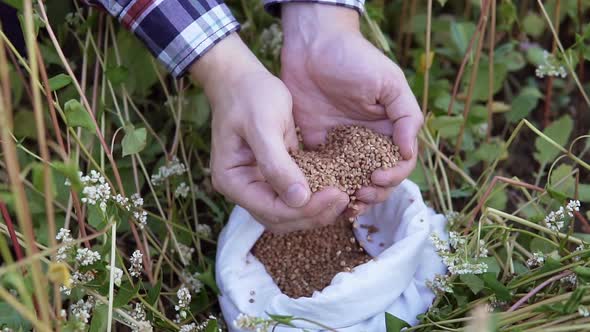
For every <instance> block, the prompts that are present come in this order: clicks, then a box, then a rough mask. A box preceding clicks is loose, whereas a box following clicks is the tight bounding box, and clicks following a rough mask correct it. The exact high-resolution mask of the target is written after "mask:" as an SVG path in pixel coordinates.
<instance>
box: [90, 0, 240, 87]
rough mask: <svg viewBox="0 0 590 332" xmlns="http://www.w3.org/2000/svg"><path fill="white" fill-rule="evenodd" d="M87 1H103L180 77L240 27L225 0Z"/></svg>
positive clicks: (98, 2)
mask: <svg viewBox="0 0 590 332" xmlns="http://www.w3.org/2000/svg"><path fill="white" fill-rule="evenodd" d="M87 2H88V3H90V4H94V5H101V6H102V7H104V8H105V10H107V11H108V12H109V13H110V14H111V15H112V16H114V17H116V18H117V19H118V20H119V21H120V22H121V23H122V24H123V26H124V27H125V28H127V29H129V30H130V31H131V32H133V33H134V34H135V35H136V36H137V37H138V38H139V39H140V40H141V41H143V42H144V44H145V45H146V46H147V48H148V49H149V50H150V51H151V52H152V54H153V55H154V57H156V58H157V59H158V60H159V61H160V62H161V63H162V64H163V65H164V66H165V67H166V68H167V69H168V70H169V71H170V72H171V73H172V75H174V76H176V77H178V76H181V75H182V74H183V73H184V72H185V71H186V70H187V69H188V68H189V67H190V66H191V65H192V64H193V63H194V62H195V61H197V60H198V59H200V58H201V57H202V56H203V55H204V54H206V53H207V52H208V51H209V50H210V49H212V48H213V46H215V45H216V44H217V43H219V42H220V41H221V40H223V39H224V38H226V37H227V36H229V35H230V34H231V33H233V32H235V31H237V30H238V29H239V24H238V22H237V21H236V19H235V18H234V17H233V15H232V14H231V12H230V10H229V8H228V7H227V6H226V5H225V4H224V3H223V1H222V0H162V1H160V2H151V1H150V2H147V1H139V0H87ZM146 3H148V4H147V5H146Z"/></svg>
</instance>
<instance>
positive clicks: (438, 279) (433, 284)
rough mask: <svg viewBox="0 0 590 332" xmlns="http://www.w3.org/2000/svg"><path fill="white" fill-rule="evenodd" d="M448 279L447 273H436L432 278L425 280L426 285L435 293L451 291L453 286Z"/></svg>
mask: <svg viewBox="0 0 590 332" xmlns="http://www.w3.org/2000/svg"><path fill="white" fill-rule="evenodd" d="M449 279H450V277H449V276H448V275H442V274H436V275H435V276H434V279H432V280H426V286H427V287H428V288H430V289H432V291H433V292H435V293H439V294H442V293H452V292H453V287H452V286H451V283H450V281H449Z"/></svg>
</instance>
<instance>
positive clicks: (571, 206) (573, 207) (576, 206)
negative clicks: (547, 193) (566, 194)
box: [565, 199, 580, 217]
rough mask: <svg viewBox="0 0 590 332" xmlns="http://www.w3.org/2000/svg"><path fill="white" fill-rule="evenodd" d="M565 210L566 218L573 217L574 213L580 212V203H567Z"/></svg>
mask: <svg viewBox="0 0 590 332" xmlns="http://www.w3.org/2000/svg"><path fill="white" fill-rule="evenodd" d="M565 210H566V211H567V215H568V216H570V217H573V216H574V212H578V211H580V201H579V200H577V199H575V200H571V201H569V202H568V203H567V205H566V206H565Z"/></svg>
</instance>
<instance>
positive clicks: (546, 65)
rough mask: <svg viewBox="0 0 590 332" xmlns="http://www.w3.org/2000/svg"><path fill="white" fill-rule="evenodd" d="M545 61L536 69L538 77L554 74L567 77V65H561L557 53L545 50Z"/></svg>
mask: <svg viewBox="0 0 590 332" xmlns="http://www.w3.org/2000/svg"><path fill="white" fill-rule="evenodd" d="M543 61H544V62H543V63H542V64H540V65H539V66H538V67H537V69H536V70H535V75H537V77H539V78H543V77H545V76H554V77H561V78H565V77H566V76H567V71H566V70H565V67H564V66H562V65H561V63H560V61H559V60H558V59H557V58H556V57H555V55H553V54H551V53H549V52H547V51H543Z"/></svg>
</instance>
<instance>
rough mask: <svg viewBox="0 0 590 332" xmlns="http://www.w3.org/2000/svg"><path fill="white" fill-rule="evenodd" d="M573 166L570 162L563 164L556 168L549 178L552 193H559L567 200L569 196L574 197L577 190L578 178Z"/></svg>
mask: <svg viewBox="0 0 590 332" xmlns="http://www.w3.org/2000/svg"><path fill="white" fill-rule="evenodd" d="M572 172H573V167H572V166H570V165H568V164H561V165H559V166H558V167H557V168H554V169H553V171H552V172H551V176H550V178H549V188H548V189H550V190H551V191H552V192H551V194H552V195H556V194H557V195H559V196H561V197H563V199H564V200H565V199H566V198H567V197H574V195H575V191H576V179H575V178H574V176H573V174H572Z"/></svg>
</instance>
